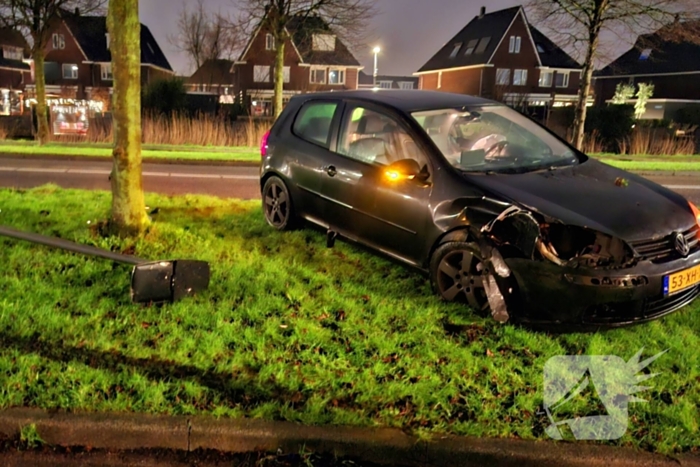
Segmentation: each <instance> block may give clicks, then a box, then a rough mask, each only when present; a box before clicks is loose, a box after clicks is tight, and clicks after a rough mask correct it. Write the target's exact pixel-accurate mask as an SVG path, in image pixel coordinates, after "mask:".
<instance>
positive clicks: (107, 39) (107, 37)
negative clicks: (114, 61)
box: [105, 33, 111, 50]
mask: <svg viewBox="0 0 700 467" xmlns="http://www.w3.org/2000/svg"><path fill="white" fill-rule="evenodd" d="M105 40H106V41H107V50H109V46H110V45H111V42H110V40H109V33H105Z"/></svg>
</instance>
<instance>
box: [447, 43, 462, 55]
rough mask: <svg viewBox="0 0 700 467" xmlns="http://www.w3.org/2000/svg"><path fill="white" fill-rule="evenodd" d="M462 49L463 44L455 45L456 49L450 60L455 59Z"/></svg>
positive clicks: (453, 50)
mask: <svg viewBox="0 0 700 467" xmlns="http://www.w3.org/2000/svg"><path fill="white" fill-rule="evenodd" d="M461 48H462V43H461V42H458V43H456V44H455V46H454V48H453V49H452V53H451V54H450V58H455V57H456V56H457V54H458V53H459V49H461Z"/></svg>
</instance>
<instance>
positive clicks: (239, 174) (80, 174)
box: [0, 157, 700, 204]
mask: <svg viewBox="0 0 700 467" xmlns="http://www.w3.org/2000/svg"><path fill="white" fill-rule="evenodd" d="M110 169H111V163H110V162H108V161H89V160H76V161H72V160H47V159H29V158H5V157H3V158H0V186H2V187H15V188H31V187H35V186H40V185H44V184H46V183H55V184H56V185H59V186H61V187H64V188H83V189H91V190H109V189H110V183H109V179H108V177H109V172H110ZM649 178H650V179H651V180H653V181H655V182H657V183H660V184H662V185H665V186H667V187H668V188H670V189H672V190H675V191H677V192H678V193H680V194H682V195H683V196H685V197H686V198H688V199H689V200H691V201H693V202H694V203H696V204H700V172H699V173H698V175H697V176H671V175H667V176H653V177H649ZM143 183H144V188H145V190H146V191H150V192H157V193H162V194H166V195H179V194H188V193H194V194H209V195H214V196H219V197H222V198H243V199H254V198H258V197H259V196H260V188H259V184H258V168H257V167H244V166H213V165H212V166H209V165H180V164H144V166H143Z"/></svg>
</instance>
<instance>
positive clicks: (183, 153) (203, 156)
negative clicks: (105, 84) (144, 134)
mask: <svg viewBox="0 0 700 467" xmlns="http://www.w3.org/2000/svg"><path fill="white" fill-rule="evenodd" d="M0 153H5V154H22V155H27V156H41V155H52V156H89V157H98V158H99V157H111V156H112V149H111V147H110V146H109V145H105V144H60V143H51V144H47V145H45V146H39V145H37V144H36V143H33V142H27V143H18V142H12V143H11V144H10V143H2V144H0ZM142 156H143V157H144V158H151V159H182V160H200V161H201V160H210V161H246V162H251V161H252V162H257V161H259V160H260V151H259V150H258V149H256V148H249V147H243V146H237V147H231V148H219V147H207V146H201V147H197V146H156V145H152V146H151V145H144V147H143V151H142Z"/></svg>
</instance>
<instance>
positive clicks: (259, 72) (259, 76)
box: [253, 65, 270, 83]
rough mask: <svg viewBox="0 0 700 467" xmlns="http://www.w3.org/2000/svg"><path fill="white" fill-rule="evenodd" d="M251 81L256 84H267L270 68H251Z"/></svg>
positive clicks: (258, 66)
mask: <svg viewBox="0 0 700 467" xmlns="http://www.w3.org/2000/svg"><path fill="white" fill-rule="evenodd" d="M253 81H255V82H256V83H269V82H270V67H269V66H261V65H255V66H254V67H253Z"/></svg>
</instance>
